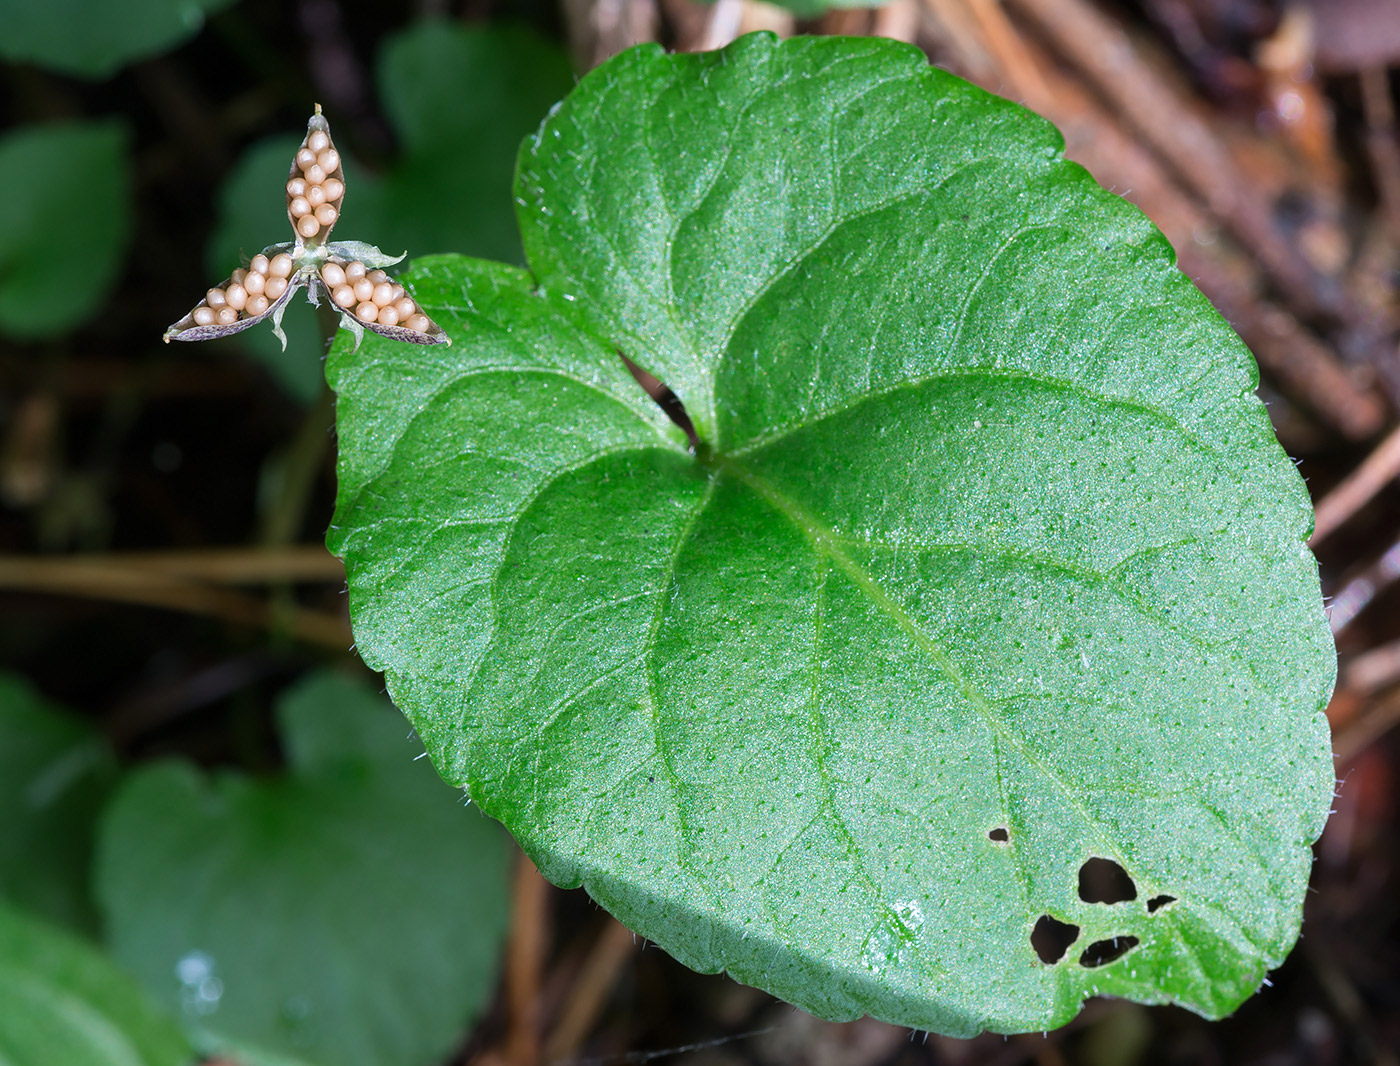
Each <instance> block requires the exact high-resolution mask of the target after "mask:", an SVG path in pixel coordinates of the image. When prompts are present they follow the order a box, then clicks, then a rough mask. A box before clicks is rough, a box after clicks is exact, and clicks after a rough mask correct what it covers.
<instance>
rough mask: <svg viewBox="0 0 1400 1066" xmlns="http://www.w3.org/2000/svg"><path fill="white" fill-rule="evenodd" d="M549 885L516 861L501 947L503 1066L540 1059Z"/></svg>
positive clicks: (531, 865)
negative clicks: (503, 960) (507, 925)
mask: <svg viewBox="0 0 1400 1066" xmlns="http://www.w3.org/2000/svg"><path fill="white" fill-rule="evenodd" d="M549 924H550V922H549V883H548V882H547V881H545V879H544V878H543V877H541V876H540V872H539V871H538V870H536V869H535V864H534V863H532V862H531V861H530V860H529V859H528V858H526V857H525V855H524V854H523V853H522V854H521V855H520V856H519V858H518V859H517V860H516V867H515V882H514V886H513V889H512V907H511V919H510V936H509V939H508V940H507V943H506V965H505V996H506V1034H505V1041H504V1047H503V1049H502V1050H503V1056H504V1059H505V1062H506V1063H507V1064H508V1066H536V1064H537V1063H539V1062H540V1061H541V1060H540V1028H541V1017H540V1014H541V1011H540V988H541V986H542V985H543V983H544V963H545V956H546V954H547V952H548V950H549V942H550V934H549Z"/></svg>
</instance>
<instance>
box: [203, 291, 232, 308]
mask: <svg viewBox="0 0 1400 1066" xmlns="http://www.w3.org/2000/svg"><path fill="white" fill-rule="evenodd" d="M204 302H205V303H207V304H208V305H209V306H210V307H212V308H213V309H214V310H215V311H217V310H218V309H219V308H221V307H223V306H224V304H226V303H228V298H227V297H225V296H224V290H223V289H210V290H209V291H208V292H206V293H205V294H204Z"/></svg>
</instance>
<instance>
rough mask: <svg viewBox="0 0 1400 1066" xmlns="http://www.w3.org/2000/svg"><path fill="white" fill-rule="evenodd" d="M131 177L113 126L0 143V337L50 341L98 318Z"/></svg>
mask: <svg viewBox="0 0 1400 1066" xmlns="http://www.w3.org/2000/svg"><path fill="white" fill-rule="evenodd" d="M2 35H3V34H0V36H2ZM128 171H129V167H128V160H127V143H126V132H125V131H124V130H123V129H122V128H121V127H120V126H118V125H116V124H114V123H110V122H55V123H50V124H48V125H43V126H25V127H22V128H20V129H17V130H14V131H12V132H10V133H7V134H5V135H4V136H3V137H0V189H3V190H4V197H5V205H4V209H3V210H0V333H6V334H10V335H12V336H16V337H23V338H37V337H52V336H56V335H57V334H59V333H63V332H64V331H66V330H70V329H73V328H74V327H76V326H78V325H80V324H81V323H82V322H83V321H84V320H85V319H87V318H88V317H89V316H90V315H91V314H92V313H93V312H94V311H96V310H97V308H98V306H99V305H100V304H101V303H102V301H103V300H104V299H105V298H106V296H107V290H108V289H110V288H111V286H112V282H113V281H114V280H115V278H116V275H117V269H118V267H119V266H120V264H121V256H122V253H123V252H124V251H125V249H126V242H127V235H128V231H129V229H130V228H131V220H130V217H129V204H128V202H127V200H128V186H129V185H130V175H129V173H128Z"/></svg>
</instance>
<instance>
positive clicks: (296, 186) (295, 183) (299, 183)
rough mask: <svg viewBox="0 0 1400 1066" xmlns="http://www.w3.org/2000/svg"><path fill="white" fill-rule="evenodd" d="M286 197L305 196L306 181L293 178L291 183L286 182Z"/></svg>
mask: <svg viewBox="0 0 1400 1066" xmlns="http://www.w3.org/2000/svg"><path fill="white" fill-rule="evenodd" d="M287 195H288V196H305V195H306V179H305V178H293V179H292V180H291V181H289V182H287Z"/></svg>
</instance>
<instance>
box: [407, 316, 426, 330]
mask: <svg viewBox="0 0 1400 1066" xmlns="http://www.w3.org/2000/svg"><path fill="white" fill-rule="evenodd" d="M404 325H405V326H407V327H408V328H409V329H411V330H413V332H415V333H427V332H428V316H427V315H409V316H408V318H406V319H405V320H404Z"/></svg>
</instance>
